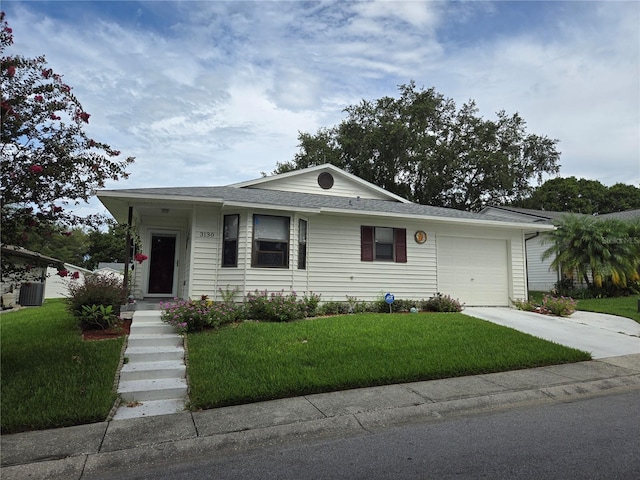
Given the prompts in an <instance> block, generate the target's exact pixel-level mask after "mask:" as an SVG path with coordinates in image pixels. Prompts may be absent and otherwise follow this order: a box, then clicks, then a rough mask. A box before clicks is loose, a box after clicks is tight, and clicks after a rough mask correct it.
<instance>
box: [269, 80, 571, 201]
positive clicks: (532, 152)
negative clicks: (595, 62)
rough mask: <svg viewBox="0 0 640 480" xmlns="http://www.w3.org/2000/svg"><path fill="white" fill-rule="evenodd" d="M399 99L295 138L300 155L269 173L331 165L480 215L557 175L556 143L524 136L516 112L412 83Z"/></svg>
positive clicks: (354, 110)
mask: <svg viewBox="0 0 640 480" xmlns="http://www.w3.org/2000/svg"><path fill="white" fill-rule="evenodd" d="M399 92H400V96H399V97H398V98H393V97H383V98H380V99H378V100H372V101H369V100H362V101H361V102H360V103H359V104H357V105H351V106H349V107H347V108H346V109H345V112H346V114H347V118H346V119H344V120H343V121H342V122H340V124H338V125H336V126H334V127H331V128H322V129H320V130H319V131H318V132H317V133H315V134H310V133H305V132H300V133H299V137H298V139H299V142H300V143H299V152H298V153H297V154H296V155H295V157H294V159H293V160H292V161H290V162H284V163H278V165H277V167H276V170H275V172H274V173H282V172H287V171H291V170H296V169H301V168H306V167H309V166H314V165H320V164H323V163H331V164H334V165H336V166H338V167H340V168H342V169H344V170H346V171H348V172H351V173H353V174H355V175H357V176H359V177H361V178H363V179H365V180H367V181H369V182H372V183H374V184H375V185H378V186H380V187H382V188H385V189H387V190H389V191H391V192H393V193H395V194H397V195H400V196H402V197H405V198H407V199H409V200H412V201H414V202H418V203H422V204H428V205H435V206H443V207H451V208H457V209H462V210H478V209H480V208H482V207H483V206H485V205H487V204H491V203H497V204H503V203H508V202H511V201H514V200H518V199H521V198H524V197H525V196H527V195H528V194H529V193H530V192H531V190H532V187H531V182H532V181H537V182H538V184H540V183H542V180H543V177H544V175H545V174H555V173H557V172H558V170H559V165H558V160H559V157H560V154H559V152H558V151H557V150H556V144H557V142H558V141H557V140H553V139H550V138H548V137H546V136H540V135H535V134H530V133H527V131H526V123H525V121H524V120H523V119H522V117H520V115H518V114H517V113H515V114H513V115H508V114H507V113H506V112H504V111H500V112H498V113H497V115H496V119H494V120H488V119H485V118H483V117H482V116H480V115H479V112H478V108H477V107H476V104H475V102H474V101H469V102H467V103H465V104H464V105H462V107H461V108H459V109H458V108H457V107H456V104H455V103H454V101H453V100H452V99H448V98H445V97H444V96H443V95H441V94H439V93H437V92H436V91H435V90H434V89H433V88H430V89H424V88H417V87H416V85H415V83H414V82H411V83H409V84H408V85H401V86H400V87H399Z"/></svg>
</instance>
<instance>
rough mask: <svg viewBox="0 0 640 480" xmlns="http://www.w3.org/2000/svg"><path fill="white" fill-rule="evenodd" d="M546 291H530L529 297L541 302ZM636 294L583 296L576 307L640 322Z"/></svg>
mask: <svg viewBox="0 0 640 480" xmlns="http://www.w3.org/2000/svg"><path fill="white" fill-rule="evenodd" d="M545 295H551V294H550V293H547V292H538V291H531V292H529V298H530V299H531V300H533V301H535V302H538V303H541V302H542V298H543V297H544V296H545ZM638 298H640V297H639V296H638V295H630V296H628V297H607V298H585V299H582V300H578V305H577V306H576V308H577V309H578V310H582V311H585V312H597V313H608V314H609V315H618V316H619V317H625V318H630V319H631V320H635V321H636V322H638V323H640V313H638Z"/></svg>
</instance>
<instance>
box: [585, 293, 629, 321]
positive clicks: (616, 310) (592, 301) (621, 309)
mask: <svg viewBox="0 0 640 480" xmlns="http://www.w3.org/2000/svg"><path fill="white" fill-rule="evenodd" d="M577 308H578V310H584V311H587V312H598V313H608V314H610V315H618V316H620V317H626V318H630V319H632V320H635V321H636V322H638V323H640V313H638V296H637V295H633V296H629V297H611V298H586V299H584V300H578V307H577Z"/></svg>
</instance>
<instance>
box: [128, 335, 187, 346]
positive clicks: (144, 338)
mask: <svg viewBox="0 0 640 480" xmlns="http://www.w3.org/2000/svg"><path fill="white" fill-rule="evenodd" d="M183 345H184V342H183V340H182V337H180V336H179V335H176V334H175V333H147V334H138V333H136V334H131V335H129V340H128V344H127V349H129V348H135V347H181V346H183Z"/></svg>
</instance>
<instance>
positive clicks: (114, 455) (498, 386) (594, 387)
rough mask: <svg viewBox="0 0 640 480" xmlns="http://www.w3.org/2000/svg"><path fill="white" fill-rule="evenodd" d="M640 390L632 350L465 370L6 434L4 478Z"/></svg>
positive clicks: (109, 471)
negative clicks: (474, 372)
mask: <svg viewBox="0 0 640 480" xmlns="http://www.w3.org/2000/svg"><path fill="white" fill-rule="evenodd" d="M634 389H640V354H636V355H626V356H617V357H611V358H605V359H600V360H595V361H589V362H580V363H574V364H566V365H556V366H550V367H541V368H534V369H529V370H517V371H511V372H502V373H491V374H486V375H478V376H472V377H460V378H451V379H443V380H434V381H425V382H417V383H407V384H400V385H388V386H381V387H373V388H362V389H356V390H346V391H342V392H332V393H323V394H316V395H308V396H304V397H297V398H288V399H282V400H273V401H269V402H261V403H255V404H249V405H240V406H234V407H225V408H217V409H212V410H205V411H201V412H184V413H177V414H172V415H164V416H158V417H148V418H136V419H130V420H114V421H111V422H101V423H94V424H89V425H80V426H76V427H69V428H61V429H54V430H43V431H36V432H27V433H19V434H15V435H5V436H3V437H2V439H1V443H2V450H1V452H2V471H1V473H0V476H1V477H2V478H3V480H12V479H25V478H29V479H45V478H46V479H48V480H52V479H64V480H76V479H91V478H93V477H95V476H98V475H99V476H101V477H102V476H105V477H106V476H108V475H113V478H117V472H118V471H122V470H125V469H128V468H131V467H133V466H135V467H140V466H144V465H155V466H158V465H159V464H162V463H163V462H171V461H172V460H173V459H180V460H181V461H184V460H185V459H188V458H202V457H203V456H207V457H215V456H224V455H229V454H231V453H232V452H237V451H241V450H249V449H258V448H262V447H265V446H272V445H277V444H284V443H287V442H292V441H297V440H300V439H301V438H305V439H311V438H322V437H325V438H326V437H335V438H339V437H344V436H356V435H371V434H375V433H376V432H377V431H381V430H384V429H386V428H389V427H391V426H394V425H402V424H409V423H420V422H432V421H438V420H441V419H443V418H448V417H452V416H457V415H465V414H472V413H476V412H487V411H492V410H493V411H497V410H502V409H507V408H516V407H522V406H527V405H536V404H543V403H558V402H572V401H577V400H581V399H586V398H589V397H593V396H598V395H608V394H614V393H621V392H625V391H629V390H634Z"/></svg>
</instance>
